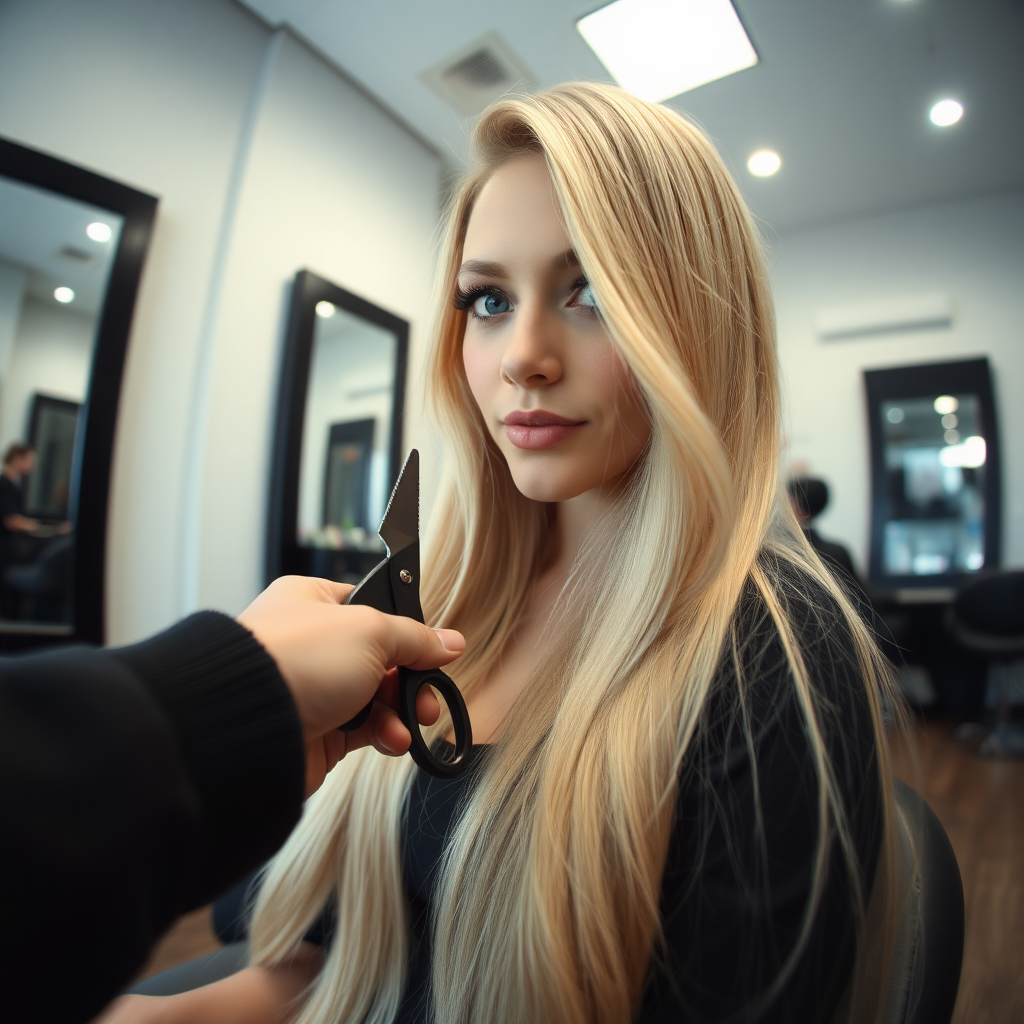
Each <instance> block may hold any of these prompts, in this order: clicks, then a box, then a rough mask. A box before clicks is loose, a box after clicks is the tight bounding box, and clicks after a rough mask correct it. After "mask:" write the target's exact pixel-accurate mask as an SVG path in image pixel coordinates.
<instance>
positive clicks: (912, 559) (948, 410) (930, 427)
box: [865, 359, 1000, 591]
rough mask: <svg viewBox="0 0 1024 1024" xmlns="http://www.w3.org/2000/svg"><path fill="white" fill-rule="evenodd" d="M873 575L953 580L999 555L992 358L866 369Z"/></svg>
mask: <svg viewBox="0 0 1024 1024" xmlns="http://www.w3.org/2000/svg"><path fill="white" fill-rule="evenodd" d="M865 380H866V383H867V392H868V411H869V417H870V422H871V449H872V463H873V467H872V468H873V472H872V478H873V502H872V529H871V566H870V578H871V583H872V585H873V586H874V587H875V589H877V590H881V591H885V590H902V591H913V590H915V589H916V590H921V589H922V588H929V589H936V588H938V589H941V588H953V587H955V586H957V585H958V584H959V583H960V582H962V581H963V579H964V578H965V577H967V576H969V575H971V574H973V573H976V572H979V571H980V570H982V569H984V568H995V567H997V566H998V563H999V505H1000V480H999V459H998V449H999V439H998V437H997V434H996V427H995V411H994V409H993V404H992V384H991V376H990V372H989V366H988V361H987V360H985V359H974V360H965V361H962V362H956V363H938V364H931V365H928V366H916V367H898V368H895V369H888V370H873V371H868V372H867V373H865Z"/></svg>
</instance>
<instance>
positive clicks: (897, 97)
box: [242, 0, 1024, 231]
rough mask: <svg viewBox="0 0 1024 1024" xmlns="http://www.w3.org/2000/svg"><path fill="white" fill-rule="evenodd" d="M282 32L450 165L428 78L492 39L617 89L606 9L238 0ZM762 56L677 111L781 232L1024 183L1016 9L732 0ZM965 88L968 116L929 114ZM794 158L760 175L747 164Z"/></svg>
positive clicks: (562, 1) (452, 125)
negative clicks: (598, 14) (607, 50)
mask: <svg viewBox="0 0 1024 1024" xmlns="http://www.w3.org/2000/svg"><path fill="white" fill-rule="evenodd" d="M242 2H243V3H244V4H245V5H246V6H247V7H249V8H250V9H251V10H253V11H254V12H256V13H257V14H258V15H259V16H261V17H262V18H263V19H264V20H265V21H266V22H268V23H269V24H270V25H272V26H279V25H287V26H289V27H290V28H291V29H292V31H294V32H295V33H296V34H297V35H298V36H300V37H302V38H303V39H305V40H306V41H308V42H309V43H310V44H312V45H313V46H314V47H315V48H316V49H317V50H318V51H319V52H321V53H322V54H324V55H325V56H326V57H328V58H329V59H330V60H332V61H333V62H334V63H336V64H337V65H338V66H339V67H340V68H341V69H342V70H344V71H345V72H346V73H347V74H348V75H349V76H351V77H352V78H353V79H355V80H356V81H357V82H359V83H360V84H361V85H362V86H363V87H365V88H366V89H367V90H368V91H369V92H370V93H372V94H373V95H375V96H376V97H377V98H378V99H379V100H380V101H381V102H382V103H383V104H384V105H385V106H387V107H389V108H390V109H391V110H392V111H394V112H395V113H396V114H397V115H398V116H399V117H400V118H401V119H402V120H404V121H405V122H406V123H407V124H408V125H410V126H411V127H412V128H413V129H414V130H415V131H416V132H418V133H419V134H420V135H421V136H422V137H423V138H424V139H426V140H427V141H429V142H430V143H431V144H432V145H434V146H435V147H437V149H438V150H440V151H441V152H442V153H443V154H444V155H445V157H446V159H447V160H448V162H450V163H451V164H453V165H455V166H459V165H461V164H462V163H464V162H465V159H466V152H467V145H466V143H467V138H468V123H467V120H466V118H465V117H464V116H462V115H461V114H458V113H456V112H454V111H453V110H452V109H450V108H449V107H448V106H447V105H446V104H445V102H444V101H443V100H441V99H440V98H439V97H438V96H437V94H436V93H434V92H433V91H432V90H431V89H430V87H428V86H427V85H426V84H425V83H424V82H423V81H422V80H421V78H420V77H419V76H420V73H421V72H423V71H424V70H426V69H428V68H431V67H433V66H435V65H437V64H438V63H440V62H442V61H444V60H445V59H446V58H447V57H448V56H449V55H451V54H453V53H455V52H456V51H458V50H460V49H461V48H463V47H465V46H466V44H468V43H470V42H472V41H473V40H475V39H477V38H478V37H480V36H481V35H483V34H485V33H487V32H492V31H493V32H497V33H498V34H499V35H500V36H501V37H502V39H503V40H504V41H505V42H506V43H507V44H508V45H509V46H510V47H511V49H512V51H513V52H514V54H515V55H516V56H517V57H518V58H519V60H520V62H521V63H522V64H523V65H524V66H525V67H526V68H527V69H528V70H529V72H530V73H532V75H533V76H534V77H535V78H536V80H537V82H539V84H540V86H541V87H547V86H552V85H555V84H557V83H559V82H564V81H570V80H574V79H591V80H599V81H608V80H609V78H608V75H607V73H606V72H605V70H604V67H603V66H602V65H601V63H600V62H599V61H598V60H597V58H596V57H595V56H594V55H593V53H592V52H591V51H590V49H589V48H588V47H587V46H586V44H585V43H584V42H583V39H582V38H581V37H580V35H579V33H578V32H577V31H576V29H575V20H576V19H577V18H578V17H580V16H581V15H583V14H586V13H588V12H589V11H591V10H593V9H594V8H595V7H596V6H599V5H600V0H598V2H597V3H595V2H594V0H388V2H381V0H372V2H371V0H242ZM735 6H736V8H737V10H738V11H739V14H740V16H741V18H742V19H743V22H744V24H745V25H746V27H747V30H748V32H749V34H750V37H751V39H752V41H753V43H754V46H755V47H756V48H757V50H758V53H759V54H760V57H761V61H760V63H759V64H758V65H757V66H756V67H754V68H751V69H749V70H747V71H742V72H740V73H739V74H736V75H733V76H731V77H729V78H726V79H722V80H720V81H717V82H712V83H710V84H708V85H705V86H701V87H700V88H698V89H695V90H693V91H692V92H689V93H685V94H683V95H682V96H680V97H677V98H676V99H675V100H672V101H670V105H671V106H673V107H675V108H677V109H678V110H681V111H683V112H684V113H686V114H687V115H688V116H690V117H691V118H693V119H695V120H696V121H698V122H699V123H700V124H702V125H703V126H704V128H705V129H706V130H707V131H708V132H709V133H710V135H711V136H712V137H713V138H714V139H715V140H716V142H717V144H718V146H719V148H720V150H721V152H722V154H723V156H724V157H725V159H726V162H727V163H728V164H729V165H730V167H731V168H732V170H733V172H734V174H735V175H736V178H737V180H738V181H739V183H740V186H741V188H742V189H743V191H744V193H745V194H746V196H747V199H748V201H749V202H750V205H751V207H752V208H753V210H754V212H755V214H757V215H758V216H759V217H760V218H762V219H763V220H764V221H766V222H767V224H768V225H770V226H771V227H772V228H774V229H775V230H777V231H785V230H789V229H793V228H796V227H801V226H805V225H809V224H813V223H819V222H822V221H827V220H832V219H836V218H844V217H852V216H859V215H863V214H868V213H872V212H878V211H882V210H889V209H894V208H897V207H901V206H906V205H915V204H920V203H928V202H934V201H939V200H944V199H952V198H955V197H960V196H966V195H971V194H978V193H982V192H993V191H1001V190H1007V189H1012V188H1018V187H1021V186H1022V185H1024V103H1022V100H1024V57H1022V44H1024V4H1022V3H1021V2H1020V0H736V3H735ZM946 96H953V97H955V98H957V99H959V100H960V101H961V102H962V103H963V104H964V106H965V108H966V113H965V115H964V118H963V120H962V121H961V122H960V123H959V124H958V125H955V126H953V127H951V128H946V129H940V128H936V127H935V126H933V125H932V124H931V123H930V122H929V121H928V118H927V114H928V110H929V108H930V107H931V105H932V104H933V103H934V102H935V101H936V100H938V99H942V98H944V97H946ZM761 147H770V148H773V149H776V150H778V152H779V153H780V154H781V156H782V159H783V166H782V170H781V171H780V172H779V173H778V174H777V175H776V176H775V177H773V178H765V179H756V178H754V177H752V176H751V175H750V174H749V173H748V172H747V170H746V159H747V156H748V155H749V154H750V153H751V152H752V151H753V150H755V149H758V148H761Z"/></svg>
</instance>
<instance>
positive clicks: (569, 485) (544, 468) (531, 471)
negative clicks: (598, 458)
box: [505, 450, 600, 502]
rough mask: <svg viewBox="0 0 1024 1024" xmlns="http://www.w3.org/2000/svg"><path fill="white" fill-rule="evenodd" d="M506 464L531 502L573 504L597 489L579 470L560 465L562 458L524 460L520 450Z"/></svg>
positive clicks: (507, 455)
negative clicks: (587, 492)
mask: <svg viewBox="0 0 1024 1024" xmlns="http://www.w3.org/2000/svg"><path fill="white" fill-rule="evenodd" d="M505 461H506V462H507V463H508V469H509V473H511V475H512V482H513V483H514V484H515V485H516V489H517V490H518V491H519V493H520V494H522V495H523V497H524V498H529V499H530V500H531V501H544V502H551V501H569V499H570V498H576V497H578V496H579V495H581V494H583V493H584V492H585V491H589V490H590V489H591V488H592V487H595V486H597V484H595V483H594V482H593V481H590V480H588V479H586V478H585V474H581V473H579V471H578V469H577V471H575V472H574V471H573V468H570V467H568V466H561V465H559V462H561V461H562V460H561V459H545V458H536V457H535V456H527V457H523V455H522V454H521V453H520V452H518V450H517V452H516V454H514V455H511V456H510V455H509V454H507V453H506V455H505ZM599 482H600V481H598V483H599Z"/></svg>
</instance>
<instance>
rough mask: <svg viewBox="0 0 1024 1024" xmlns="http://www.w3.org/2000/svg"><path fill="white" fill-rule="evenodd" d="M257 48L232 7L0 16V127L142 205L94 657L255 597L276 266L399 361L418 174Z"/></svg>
mask: <svg viewBox="0 0 1024 1024" xmlns="http://www.w3.org/2000/svg"><path fill="white" fill-rule="evenodd" d="M274 38H275V37H274V36H272V34H271V33H270V31H269V30H268V29H267V28H266V26H264V25H263V24H261V23H260V22H258V21H256V20H255V19H254V18H253V17H252V16H251V15H250V14H249V13H248V12H247V11H245V10H244V9H243V8H241V7H240V6H239V5H237V4H235V3H234V2H233V0H175V2H174V3H173V4H172V3H167V2H165V0H90V2H89V3H81V2H80V0H5V2H4V3H3V4H0V134H3V135H6V136H8V137H10V138H13V139H15V140H17V141H21V142H23V143H25V144H26V145H29V146H33V147H36V148H39V149H43V150H47V151H49V152H52V153H54V154H55V155H57V156H60V157H63V158H64V159H67V160H70V161H72V162H75V163H80V164H84V165H85V166H88V167H90V168H92V169H94V170H96V171H98V172H99V173H101V174H105V175H107V176H108V177H112V178H116V179H119V180H122V181H125V182H127V183H128V184H131V185H134V186H136V187H138V188H141V189H143V190H145V191H148V192H152V193H155V194H157V195H158V196H159V197H160V209H159V213H158V221H157V226H156V231H155V235H154V239H153V244H152V247H151V249H150V253H149V257H148V262H147V267H146V271H145V274H144V277H143V282H142V287H141V291H140V295H139V300H138V303H137V306H136V312H135V321H134V325H133V330H132V337H131V343H130V347H129V354H128V361H127V365H126V372H125V380H124V387H123V391H122V398H121V406H120V412H119V422H118V435H117V443H116V450H115V458H114V478H113V485H112V504H111V516H110V525H109V531H108V559H107V565H108V586H107V634H108V638H109V639H110V640H111V641H112V642H115V643H116V642H124V641H128V640H131V639H134V638H137V637H141V636H144V635H146V634H148V633H151V632H153V631H154V630H156V629H159V628H160V627H162V626H164V625H166V624H168V623H170V622H172V621H173V620H174V619H176V618H177V617H179V616H180V615H181V614H183V613H184V612H187V611H189V610H191V609H192V608H194V607H198V606H214V607H221V608H224V609H225V610H227V611H233V612H236V611H238V610H239V609H240V608H241V607H242V606H244V604H245V603H246V601H247V600H248V599H249V598H250V597H251V596H252V595H253V594H255V593H256V592H257V590H258V588H259V585H260V583H261V582H262V575H261V568H262V561H263V523H264V510H265V505H266V500H267V493H266V489H267V483H266V481H267V470H268V458H269V437H270V429H271V422H272V418H273V413H274V403H275V398H276V396H275V380H276V372H277V366H278V360H279V352H278V347H279V343H280V340H281V336H282V331H283V323H284V310H285V302H286V289H287V283H288V280H289V278H290V277H291V275H292V274H294V272H295V271H296V270H298V269H300V268H302V267H309V268H310V269H313V270H316V271H318V272H320V273H322V274H324V275H325V276H327V277H330V278H332V279H333V280H335V281H336V282H337V283H338V284H340V285H342V286H344V287H346V288H348V289H350V290H352V291H354V292H357V293H359V294H363V295H365V296H366V297H367V298H369V299H370V300H371V301H374V302H376V303H378V304H379V305H382V306H384V307H385V308H388V309H390V310H392V311H394V312H396V313H398V314H399V315H402V316H405V317H407V318H409V319H410V320H411V321H412V323H413V342H412V347H413V355H412V369H413V372H415V370H416V367H417V366H418V356H417V354H416V352H415V346H416V344H417V341H418V340H419V333H418V331H419V326H420V323H421V320H422V315H423V313H422V311H423V305H424V300H425V295H426V288H427V280H428V278H429V273H430V257H429V253H430V240H431V236H432V232H433V229H434V224H435V220H436V211H437V207H438V201H437V189H438V173H439V162H438V160H437V158H436V156H435V155H434V154H433V153H431V152H429V151H427V150H426V149H425V148H424V147H423V146H422V145H421V144H420V143H419V142H418V141H416V140H415V139H413V138H412V137H411V136H410V135H409V133H408V132H406V131H405V130H404V129H401V128H400V127H399V126H398V125H397V123H396V122H395V121H393V120H392V119H391V118H390V117H389V116H388V115H387V114H386V113H385V112H383V111H382V110H381V109H380V108H378V107H377V106H375V105H374V104H373V103H372V102H371V101H369V100H368V99H367V98H366V97H365V96H364V95H363V94H361V93H360V92H358V91H357V90H355V89H354V88H352V86H351V85H350V84H349V83H348V82H346V81H345V80H344V79H342V78H341V76H339V75H338V74H337V73H336V72H334V71H333V70H331V69H330V68H329V67H327V66H326V65H325V64H324V63H323V62H322V61H320V60H319V59H318V58H317V57H315V56H314V55H313V54H311V53H310V52H309V51H308V50H306V49H304V48H303V47H302V46H301V45H300V44H298V43H296V42H294V41H293V40H291V39H290V38H288V39H284V40H283V42H282V41H281V39H280V37H278V42H276V43H275V42H274ZM415 416H416V414H415V410H414V411H413V417H412V418H413V422H415ZM407 436H408V437H412V436H413V432H412V431H410V432H408V435H407Z"/></svg>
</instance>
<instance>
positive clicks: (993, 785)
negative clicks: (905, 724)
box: [893, 721, 1024, 1024]
mask: <svg viewBox="0 0 1024 1024" xmlns="http://www.w3.org/2000/svg"><path fill="white" fill-rule="evenodd" d="M952 727H953V726H952V724H951V723H948V722H939V721H935V722H928V723H925V724H923V725H920V724H919V725H918V726H917V728H916V730H915V735H914V739H915V740H916V747H917V762H918V767H917V770H916V772H915V770H914V767H913V764H912V762H911V760H910V758H909V757H908V756H907V751H906V750H905V749H903V750H894V751H893V753H894V761H895V770H896V774H897V775H899V776H900V777H901V778H903V779H905V780H906V781H907V782H909V783H910V784H911V785H913V786H914V787H915V788H916V789H917V790H918V791H919V792H920V793H921V795H922V796H923V797H924V798H925V800H927V801H928V803H929V805H930V806H931V808H932V810H933V811H935V814H936V815H937V817H938V819H939V821H941V822H942V825H943V827H944V828H945V830H946V832H947V834H948V835H949V839H950V842H951V843H952V844H953V849H954V851H955V852H956V859H957V861H958V862H959V864H960V875H961V877H962V879H963V883H964V901H965V903H966V912H967V919H966V935H965V941H964V963H963V970H962V972H961V975H960V992H959V995H958V996H957V1001H956V1009H955V1010H954V1012H953V1024H1022V1022H1024V762H1021V761H1016V762H1014V761H990V760H981V759H979V758H977V757H975V756H974V755H973V753H972V752H971V750H970V749H965V748H964V747H963V746H961V745H959V744H956V743H954V742H953V741H952V740H951V739H950V733H951V731H952Z"/></svg>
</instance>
